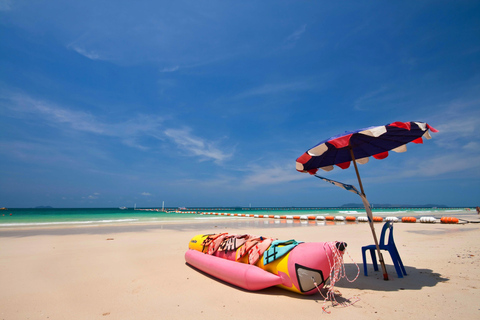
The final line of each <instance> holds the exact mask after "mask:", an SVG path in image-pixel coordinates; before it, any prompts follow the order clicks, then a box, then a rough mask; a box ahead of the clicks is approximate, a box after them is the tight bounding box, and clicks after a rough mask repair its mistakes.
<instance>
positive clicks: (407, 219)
mask: <svg viewBox="0 0 480 320" xmlns="http://www.w3.org/2000/svg"><path fill="white" fill-rule="evenodd" d="M402 222H417V218H415V217H403V218H402Z"/></svg>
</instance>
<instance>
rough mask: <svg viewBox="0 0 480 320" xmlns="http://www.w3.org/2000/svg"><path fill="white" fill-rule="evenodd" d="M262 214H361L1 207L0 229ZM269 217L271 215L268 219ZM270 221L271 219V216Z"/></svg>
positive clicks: (346, 212) (406, 212) (401, 213)
mask: <svg viewBox="0 0 480 320" xmlns="http://www.w3.org/2000/svg"><path fill="white" fill-rule="evenodd" d="M372 212H373V215H374V216H381V217H389V216H391V217H398V218H400V219H401V218H402V217H405V216H413V217H416V218H420V217H423V216H430V217H435V218H438V219H439V218H441V217H443V216H455V215H457V214H458V215H460V214H469V213H475V209H474V208H468V207H461V208H373V209H372ZM262 215H263V216H264V217H265V218H266V219H269V218H267V216H272V215H273V216H283V215H285V216H362V215H366V213H365V209H363V210H362V208H345V207H329V208H283V207H270V208H250V207H249V208H238V207H236V208H182V209H179V208H162V209H159V208H135V209H134V208H126V209H125V208H123V209H121V208H34V209H32V208H16V209H5V210H0V228H1V229H5V228H6V229H8V228H16V227H22V228H23V227H27V228H28V227H41V226H44V227H54V226H89V225H91V226H101V225H115V224H122V225H125V224H127V225H128V224H162V223H171V222H174V223H181V224H188V223H193V222H195V221H199V220H211V221H214V220H216V219H217V220H218V219H231V220H241V219H252V218H251V217H257V216H262ZM270 219H271V218H270ZM272 220H273V219H272Z"/></svg>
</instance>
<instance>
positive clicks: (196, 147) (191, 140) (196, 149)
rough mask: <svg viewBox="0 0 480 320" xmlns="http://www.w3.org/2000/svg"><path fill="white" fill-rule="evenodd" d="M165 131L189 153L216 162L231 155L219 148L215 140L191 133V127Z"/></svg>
mask: <svg viewBox="0 0 480 320" xmlns="http://www.w3.org/2000/svg"><path fill="white" fill-rule="evenodd" d="M164 133H165V134H166V135H167V136H168V137H169V138H170V139H171V140H173V142H175V143H176V144H177V146H178V147H179V148H181V149H183V150H186V151H187V152H188V154H187V155H196V156H201V157H205V158H209V159H213V160H215V161H216V162H221V161H223V160H226V159H228V158H230V157H231V154H227V153H224V152H223V151H221V150H220V149H218V148H217V147H216V146H215V144H214V143H213V142H209V141H206V140H204V139H202V138H200V137H196V136H194V135H192V134H191V133H190V129H168V130H165V131H164Z"/></svg>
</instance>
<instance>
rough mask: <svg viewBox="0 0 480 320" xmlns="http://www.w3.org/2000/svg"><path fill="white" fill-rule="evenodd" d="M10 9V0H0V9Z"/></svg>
mask: <svg viewBox="0 0 480 320" xmlns="http://www.w3.org/2000/svg"><path fill="white" fill-rule="evenodd" d="M11 9H12V1H10V0H0V11H9V10H11Z"/></svg>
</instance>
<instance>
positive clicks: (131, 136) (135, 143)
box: [0, 94, 231, 163]
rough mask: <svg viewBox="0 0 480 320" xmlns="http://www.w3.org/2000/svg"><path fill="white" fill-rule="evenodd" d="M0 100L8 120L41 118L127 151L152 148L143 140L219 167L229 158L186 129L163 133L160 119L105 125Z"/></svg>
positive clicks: (15, 99) (39, 104)
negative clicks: (117, 143)
mask: <svg viewBox="0 0 480 320" xmlns="http://www.w3.org/2000/svg"><path fill="white" fill-rule="evenodd" d="M0 99H2V100H3V99H5V100H6V103H2V102H0V105H4V106H5V107H6V108H5V109H8V110H9V111H10V113H9V116H12V117H16V118H29V119H34V120H36V121H37V120H39V118H40V119H41V120H42V123H46V124H48V125H50V126H52V127H55V128H57V129H59V130H62V131H69V130H70V131H71V130H74V131H79V132H86V133H90V134H97V135H103V136H109V137H114V138H118V139H119V140H120V141H121V142H122V143H123V144H125V145H127V146H129V147H134V148H137V149H140V150H144V151H146V150H150V149H151V148H152V147H151V146H150V147H147V146H145V145H143V144H142V143H141V141H142V140H144V139H147V138H149V139H151V138H154V139H155V140H157V141H160V142H161V141H165V140H167V139H169V140H171V141H173V142H174V143H175V144H176V146H177V147H179V148H180V149H183V150H186V151H187V152H188V154H189V155H193V156H199V157H201V158H202V159H212V160H214V161H215V162H217V163H219V162H222V161H224V160H226V159H228V158H230V157H231V154H230V153H225V152H223V151H222V150H220V149H219V148H218V147H217V146H216V143H214V142H212V141H207V140H206V139H203V138H201V137H197V136H195V135H193V134H192V133H191V132H190V131H191V130H190V129H189V128H186V129H165V128H164V119H163V118H162V117H159V116H155V115H137V116H136V117H135V118H133V119H129V120H127V121H124V122H116V123H107V122H102V121H99V120H98V118H97V117H95V116H94V115H92V114H90V113H87V112H83V111H76V110H72V109H67V108H63V107H60V106H57V105H55V104H52V103H49V102H45V101H41V100H36V99H33V98H30V97H29V96H25V95H22V94H14V95H10V96H8V95H7V96H3V95H0Z"/></svg>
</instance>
